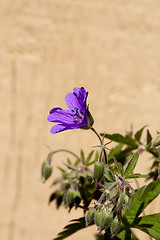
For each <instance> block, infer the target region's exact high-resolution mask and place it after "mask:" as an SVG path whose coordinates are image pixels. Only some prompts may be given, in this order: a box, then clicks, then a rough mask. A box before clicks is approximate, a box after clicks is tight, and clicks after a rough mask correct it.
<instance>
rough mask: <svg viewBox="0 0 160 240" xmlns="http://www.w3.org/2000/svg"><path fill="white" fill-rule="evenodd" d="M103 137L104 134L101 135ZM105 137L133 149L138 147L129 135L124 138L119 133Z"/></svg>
mask: <svg viewBox="0 0 160 240" xmlns="http://www.w3.org/2000/svg"><path fill="white" fill-rule="evenodd" d="M101 135H102V136H103V135H104V134H101ZM104 137H105V138H108V139H110V140H112V141H114V142H118V143H123V144H126V145H128V146H131V147H137V146H138V145H137V143H136V141H135V140H134V139H133V138H131V137H130V136H128V135H127V136H125V137H124V136H122V135H121V134H119V133H114V134H105V135H104Z"/></svg>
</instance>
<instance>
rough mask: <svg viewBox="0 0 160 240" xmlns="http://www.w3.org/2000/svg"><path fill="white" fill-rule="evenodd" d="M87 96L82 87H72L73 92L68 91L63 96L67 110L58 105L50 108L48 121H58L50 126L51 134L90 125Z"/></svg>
mask: <svg viewBox="0 0 160 240" xmlns="http://www.w3.org/2000/svg"><path fill="white" fill-rule="evenodd" d="M87 96H88V92H86V91H85V89H84V88H83V87H81V88H74V89H73V93H68V94H67V95H66V97H65V100H66V103H67V106H68V108H69V110H63V109H62V108H59V107H57V108H53V109H51V111H50V114H49V116H48V121H49V122H55V123H59V124H56V125H54V126H53V127H52V128H51V130H50V132H51V133H52V134H55V133H58V132H62V131H65V130H69V129H76V128H80V127H88V128H89V127H91V125H92V124H93V119H92V123H91V124H90V119H91V115H90V113H89V111H88V108H87V106H86V100H87Z"/></svg>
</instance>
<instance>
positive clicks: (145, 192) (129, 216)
mask: <svg viewBox="0 0 160 240" xmlns="http://www.w3.org/2000/svg"><path fill="white" fill-rule="evenodd" d="M159 194H160V180H157V181H156V182H151V183H150V184H148V185H147V186H143V187H141V188H139V189H138V191H137V192H136V194H135V197H133V199H132V202H131V205H130V207H129V210H128V211H126V212H125V214H124V218H125V220H126V222H127V225H128V224H133V223H134V221H136V218H137V217H138V216H139V215H140V214H141V213H142V212H143V210H144V209H145V208H146V207H147V206H148V205H149V204H150V203H151V202H152V201H153V200H154V199H155V198H156V197H157V196H158V195H159ZM125 220H124V221H125Z"/></svg>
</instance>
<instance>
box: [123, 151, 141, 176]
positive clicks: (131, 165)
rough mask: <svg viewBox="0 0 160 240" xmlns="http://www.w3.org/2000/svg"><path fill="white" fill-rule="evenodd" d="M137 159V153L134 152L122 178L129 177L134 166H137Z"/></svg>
mask: <svg viewBox="0 0 160 240" xmlns="http://www.w3.org/2000/svg"><path fill="white" fill-rule="evenodd" d="M138 157H139V152H136V153H135V154H134V155H133V156H132V158H131V160H130V161H129V163H128V166H127V168H126V170H125V173H124V177H125V178H127V177H128V176H129V174H130V173H131V172H132V171H133V170H134V168H135V166H136V164H137V161H138Z"/></svg>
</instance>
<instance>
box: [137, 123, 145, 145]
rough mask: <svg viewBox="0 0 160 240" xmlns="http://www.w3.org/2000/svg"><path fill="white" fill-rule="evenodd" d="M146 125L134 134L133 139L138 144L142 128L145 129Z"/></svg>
mask: <svg viewBox="0 0 160 240" xmlns="http://www.w3.org/2000/svg"><path fill="white" fill-rule="evenodd" d="M146 126H147V125H145V126H144V127H142V128H141V129H140V130H139V131H137V132H136V134H135V135H134V137H135V140H137V141H138V142H139V141H140V139H141V136H142V132H143V130H144V128H145V127H146Z"/></svg>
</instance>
